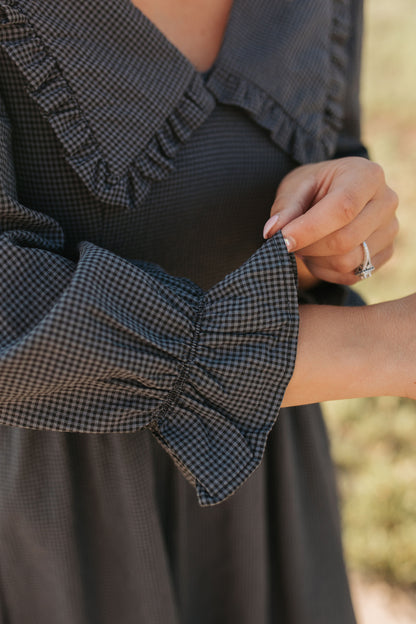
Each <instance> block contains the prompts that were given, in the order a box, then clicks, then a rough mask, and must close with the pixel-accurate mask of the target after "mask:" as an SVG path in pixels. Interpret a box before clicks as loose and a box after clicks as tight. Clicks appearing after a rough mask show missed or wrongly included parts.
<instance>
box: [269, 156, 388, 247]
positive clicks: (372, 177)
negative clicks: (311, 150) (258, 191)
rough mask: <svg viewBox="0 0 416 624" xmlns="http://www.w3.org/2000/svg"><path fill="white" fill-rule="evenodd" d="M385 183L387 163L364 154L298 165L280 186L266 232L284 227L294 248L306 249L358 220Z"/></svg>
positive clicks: (383, 187) (284, 233) (286, 237)
mask: <svg viewBox="0 0 416 624" xmlns="http://www.w3.org/2000/svg"><path fill="white" fill-rule="evenodd" d="M385 188H387V187H386V185H385V180H384V173H383V170H382V168H381V167H380V166H379V165H377V164H375V163H371V162H369V161H366V160H365V159H362V158H344V159H339V160H338V161H327V162H324V163H315V164H313V165H306V166H303V167H299V168H298V169H297V170H294V171H293V172H291V173H290V174H289V175H288V176H287V177H286V178H285V179H284V180H283V182H282V184H281V185H280V186H279V189H278V192H277V195H276V200H275V202H274V204H273V206H272V211H271V212H272V215H273V217H274V218H273V220H270V221H269V222H268V223H267V224H266V227H265V237H266V238H268V237H270V236H271V235H273V234H274V233H275V232H276V231H277V230H278V229H281V230H282V233H283V236H284V237H285V239H286V241H287V245H288V249H289V251H298V250H299V249H303V248H305V247H307V246H309V245H312V244H314V243H316V242H317V241H319V240H322V239H323V238H325V237H327V236H329V235H330V234H332V233H333V232H336V231H338V230H340V229H342V228H344V227H345V226H347V225H348V224H349V223H351V222H353V221H354V220H355V219H356V218H357V216H358V215H359V214H360V212H361V211H362V209H363V208H364V207H365V206H366V205H367V204H368V203H369V202H370V200H371V199H373V198H374V197H375V196H376V195H377V193H378V192H380V190H383V189H385ZM276 214H278V215H279V216H278V217H276V216H275V215H276Z"/></svg>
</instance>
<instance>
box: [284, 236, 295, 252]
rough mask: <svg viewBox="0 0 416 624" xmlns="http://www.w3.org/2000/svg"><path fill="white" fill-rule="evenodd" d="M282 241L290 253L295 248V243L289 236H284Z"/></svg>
mask: <svg viewBox="0 0 416 624" xmlns="http://www.w3.org/2000/svg"><path fill="white" fill-rule="evenodd" d="M284 241H285V245H286V249H287V250H288V251H292V249H294V248H295V245H296V243H295V241H294V240H293V238H292V237H291V236H285V238H284Z"/></svg>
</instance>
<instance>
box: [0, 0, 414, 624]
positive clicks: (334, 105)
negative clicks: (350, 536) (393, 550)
mask: <svg viewBox="0 0 416 624" xmlns="http://www.w3.org/2000/svg"><path fill="white" fill-rule="evenodd" d="M135 5H136V6H134V5H133V4H132V3H130V2H129V0H122V1H115V0H114V1H110V2H109V1H108V0H105V1H104V0H96V2H95V3H94V4H93V5H91V6H90V5H86V4H85V2H82V1H81V0H73V2H72V3H70V4H68V3H63V2H60V1H58V2H56V0H55V1H54V2H50V1H48V0H41V1H39V0H37V2H33V1H32V0H18V1H15V0H1V1H0V49H1V56H0V71H1V74H0V75H1V97H2V105H1V115H0V120H1V124H0V132H1V143H0V145H1V150H2V151H1V156H0V167H1V191H0V192H1V204H0V206H1V228H2V237H1V247H0V258H1V274H2V283H3V296H2V302H1V303H2V310H1V321H2V334H1V340H2V343H1V344H2V359H1V364H0V384H1V393H2V405H1V406H0V423H1V436H0V444H1V453H0V474H1V482H0V506H1V516H0V548H1V557H0V603H1V608H2V612H1V613H2V617H3V621H4V622H8V623H10V624H15V623H19V624H20V623H24V622H31V623H32V622H39V623H40V622H42V624H45V623H48V622H60V623H62V624H66V623H68V624H81V623H92V622H97V623H100V624H105V623H107V622H114V621H117V622H120V623H123V624H127V623H130V622H143V623H151V624H157V623H158V622H163V623H164V624H167V623H169V624H170V623H179V622H181V623H185V622H186V623H188V622H189V623H194V622H198V623H202V624H203V623H214V622H215V623H223V624H228V623H231V622H232V623H235V622H239V623H247V624H249V623H250V624H251V623H253V622H256V623H257V622H258V623H261V622H264V623H266V622H278V621H279V622H280V621H281V622H285V624H286V623H294V624H303V623H305V624H306V623H307V624H314V623H319V624H324V623H325V622H328V623H329V622H331V623H332V622H337V624H343V623H346V624H347V623H348V624H351V623H352V622H354V615H353V611H352V607H351V602H350V598H349V593H348V586H347V581H346V576H345V570H344V567H343V561H342V552H341V546H340V539H339V527H338V517H337V509H336V497H335V487H334V481H333V476H332V472H331V468H330V459H329V454H328V447H327V439H326V435H325V430H324V427H323V423H322V419H321V416H320V412H319V408H318V407H317V405H310V406H305V407H299V408H294V407H293V406H295V405H302V404H305V403H310V402H314V401H317V400H323V399H328V398H341V397H342V398H344V397H348V396H366V395H372V394H377V393H379V394H385V393H391V394H402V395H404V396H412V397H413V398H415V394H416V393H415V385H414V383H413V382H414V379H415V370H414V367H415V364H414V362H412V357H413V353H414V349H415V340H416V339H415V337H414V333H413V335H412V332H413V328H412V323H411V321H412V316H414V311H415V306H416V302H415V298H414V297H410V298H408V299H405V300H400V301H398V302H392V303H387V304H382V305H379V306H374V307H371V308H368V309H367V308H341V307H336V305H328V306H319V307H317V306H316V305H314V303H313V302H316V301H322V300H324V301H326V302H327V303H330V304H339V303H342V302H343V301H344V300H345V298H346V297H347V296H348V295H347V294H346V292H347V291H346V290H345V288H344V287H343V286H342V285H345V284H352V283H353V282H355V281H356V280H357V279H358V278H359V275H356V270H357V268H358V273H360V272H361V273H362V272H363V270H364V269H363V268H360V265H361V264H362V262H363V253H364V248H363V245H362V243H363V241H364V240H366V241H367V244H368V249H369V251H370V253H371V256H372V262H373V264H374V266H375V268H376V269H378V268H379V267H380V266H381V265H382V264H383V263H384V262H385V261H386V260H387V259H388V257H389V256H390V255H391V249H392V243H393V239H394V236H395V234H396V231H397V224H396V218H395V209H396V203H397V202H396V198H395V195H394V193H392V191H391V190H390V189H389V188H388V187H387V186H386V184H385V182H384V177H383V175H382V172H381V170H380V168H379V167H378V166H375V165H373V164H371V163H368V162H367V161H366V160H364V159H363V158H362V156H365V150H364V148H363V147H362V146H361V143H360V141H359V124H358V101H357V83H358V69H359V67H358V66H359V40H360V32H361V30H360V29H361V10H360V6H359V3H356V2H351V3H349V2H347V1H345V0H334V1H333V2H330V1H329V0H325V1H322V2H320V3H307V4H305V3H304V2H301V1H300V0H292V1H291V2H270V1H269V0H258V1H257V2H255V3H253V2H252V1H251V0H250V1H248V0H235V2H234V4H233V6H231V2H230V1H229V0H227V1H225V0H224V1H222V0H221V1H220V0H217V1H215V2H209V3H208V2H202V1H198V2H196V0H193V2H186V3H185V2H177V1H175V2H167V1H162V0H160V1H158V2H151V3H150V2H149V3H148V2H142V1H141V0H140V1H139V0H137V2H135ZM333 159H335V160H333ZM277 187H278V190H277V195H276V196H275V194H276V188H277ZM271 206H272V220H271V221H269V211H270V207H271ZM276 215H279V217H280V218H279V219H276ZM265 222H267V223H266V227H265V236H266V238H269V239H270V240H267V241H266V242H265V243H264V244H261V231H262V228H263V225H264V223H265ZM278 230H279V231H278ZM276 232H277V233H276ZM285 240H286V244H285ZM286 245H287V248H288V249H289V250H290V251H291V252H296V253H297V254H298V256H299V257H302V258H303V259H300V260H299V262H300V263H302V264H301V265H300V266H301V270H300V277H301V281H302V284H301V286H304V287H305V292H304V294H303V295H302V297H303V299H302V301H308V302H309V303H308V304H302V305H301V306H300V308H299V318H300V325H299V340H298V348H297V352H296V345H297V335H298V305H297V289H296V270H295V260H294V256H293V254H288V251H287V248H286ZM256 250H257V251H256ZM251 254H253V255H251ZM306 266H307V267H308V271H309V272H307V271H306ZM161 267H163V268H161ZM371 270H372V269H371ZM165 271H168V273H167V272H165ZM226 274H228V275H227V277H224V276H225V275H226ZM185 278H190V279H191V280H192V281H189V280H188V279H185ZM322 280H324V281H322ZM317 281H318V283H317ZM329 282H332V283H333V285H330V284H329ZM307 287H308V288H307ZM202 289H204V290H202ZM311 302H312V303H311ZM398 314H400V320H401V326H400V329H401V332H402V333H401V335H396V332H397V329H396V328H395V324H394V319H395V318H396V317H397V315H398ZM392 321H393V323H392ZM387 356H388V357H387ZM282 402H283V405H286V406H288V409H287V410H283V411H282V412H281V414H280V416H279V420H278V423H277V425H276V426H275V427H273V424H274V422H275V420H276V417H277V413H278V410H279V405H280V404H281V403H282ZM93 433H95V434H97V433H100V435H92V434H93ZM269 434H270V435H269ZM267 438H268V439H267ZM266 440H267V446H266V450H265V451H264V448H265V445H266ZM165 451H167V452H165ZM172 460H173V462H174V463H175V464H176V466H175V465H174V463H173V462H172ZM260 462H261V463H260ZM184 476H185V477H186V478H187V480H186V479H185V478H184ZM188 481H189V482H190V483H188ZM195 490H196V493H197V497H198V499H199V503H200V504H201V505H198V502H197V497H196V495H195ZM215 503H218V504H216V505H214V504H215Z"/></svg>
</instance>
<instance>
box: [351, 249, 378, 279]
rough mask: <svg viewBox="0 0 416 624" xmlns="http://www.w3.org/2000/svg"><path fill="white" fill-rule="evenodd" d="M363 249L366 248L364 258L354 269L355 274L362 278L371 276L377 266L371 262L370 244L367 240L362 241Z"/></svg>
mask: <svg viewBox="0 0 416 624" xmlns="http://www.w3.org/2000/svg"><path fill="white" fill-rule="evenodd" d="M362 246H363V250H364V260H363V261H362V263H361V264H360V266H359V267H357V268H356V269H355V271H354V273H355V275H359V276H360V278H361V279H367V278H368V277H371V275H372V273H373V271H374V270H375V267H374V266H373V263H372V262H371V256H370V252H369V250H368V245H367V243H366V242H365V241H363V242H362Z"/></svg>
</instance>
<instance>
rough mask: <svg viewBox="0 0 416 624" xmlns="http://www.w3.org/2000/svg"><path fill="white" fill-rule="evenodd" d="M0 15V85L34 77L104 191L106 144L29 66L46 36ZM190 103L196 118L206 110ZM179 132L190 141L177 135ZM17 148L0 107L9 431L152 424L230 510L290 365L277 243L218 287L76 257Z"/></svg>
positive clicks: (283, 259)
mask: <svg viewBox="0 0 416 624" xmlns="http://www.w3.org/2000/svg"><path fill="white" fill-rule="evenodd" d="M1 15H2V22H3V30H2V31H1V32H2V35H3V44H4V50H5V51H6V56H5V57H4V62H3V67H4V75H5V76H6V77H7V78H8V79H9V80H10V81H11V82H12V83H13V81H15V82H19V81H21V79H22V75H23V78H24V80H26V85H27V89H28V92H29V94H30V97H31V100H32V102H34V105H35V106H34V110H35V114H34V115H35V118H36V111H37V110H41V111H43V112H44V113H46V114H47V115H48V118H49V122H50V125H51V126H52V128H53V130H54V131H55V133H56V135H57V136H58V137H59V138H60V140H61V141H62V142H63V146H64V148H65V150H66V160H67V162H69V163H70V164H71V165H74V162H75V161H76V165H75V166H74V168H75V169H76V170H77V171H78V172H79V173H80V177H81V179H82V180H83V181H85V182H86V184H87V186H89V188H90V189H91V190H94V188H95V187H94V184H93V183H91V180H95V178H94V175H93V174H92V172H93V171H94V167H93V168H92V169H91V168H90V167H89V165H88V162H89V154H88V153H87V152H84V151H83V149H84V148H85V146H86V145H87V146H88V148H91V146H92V147H93V148H95V147H96V145H95V139H94V135H92V134H91V132H90V131H89V129H88V126H86V125H85V122H84V120H83V119H82V118H81V117H80V114H81V113H80V108H79V106H78V103H77V100H76V99H75V98H74V95H73V94H72V93H70V92H69V90H68V86H67V84H66V83H65V81H64V80H63V78H62V76H61V74H60V73H59V71H58V70H59V68H58V66H57V65H56V64H55V63H48V62H47V61H46V60H45V58H46V57H44V56H40V60H41V61H42V62H41V63H40V64H38V65H35V66H33V60H34V58H39V54H40V52H39V50H41V47H40V46H41V44H40V40H39V39H38V38H37V36H36V35H34V34H33V32H32V31H31V30H30V27H29V26H28V24H27V21H26V19H25V18H24V16H23V14H22V13H20V12H19V11H18V10H17V9H16V7H15V4H14V2H10V1H8V2H6V3H3V8H2V14H1ZM17 34H18V35H19V36H22V37H23V44H22V48H21V49H19V48H16V46H15V38H16V35H17ZM45 63H46V64H45ZM13 67H17V68H18V70H19V72H18V74H15V72H14V70H13ZM36 68H40V69H39V70H38V69H36ZM46 78H49V79H50V80H48V81H47V82H46V83H45V82H44V81H45V80H46ZM195 84H200V85H202V84H203V83H202V79H201V78H200V77H197V78H196V83H195V80H194V81H193V83H192V85H193V86H194V85H195ZM51 90H52V91H51ZM52 92H53V93H52ZM60 92H62V93H63V95H64V98H63V100H57V98H59V97H60V95H59V93H60ZM211 100H212V97H211V96H207V102H208V103H209V108H208V109H206V110H204V115H206V114H207V113H208V112H209V109H210V107H211ZM6 101H8V98H7V94H6ZM186 101H188V100H186ZM181 102H182V104H181V106H182V110H183V111H184V115H185V118H186V116H187V112H186V111H188V112H189V115H188V120H189V119H192V117H193V111H194V110H195V108H192V107H191V108H190V109H188V107H187V105H186V102H184V100H183V99H181V98H179V103H181ZM68 104H69V109H68V108H67V105H68ZM27 106H28V108H29V107H30V106H33V104H30V101H29V103H28V104H27ZM200 110H201V109H200ZM16 114H18V111H17V113H16V111H14V110H12V117H14V116H15V115H16ZM32 115H33V114H32ZM79 120H81V123H80V125H79V127H78V134H79V137H80V140H79V141H74V133H73V130H74V124H77V123H78V121H79ZM197 121H199V120H198V119H197ZM37 123H39V124H40V125H41V124H42V123H43V120H42V121H39V122H37ZM35 127H36V126H35ZM67 127H69V128H70V129H71V130H72V132H69V133H68V135H67V136H66V135H65V132H66V128H67ZM192 128H193V126H192V123H191V126H190V129H189V131H191V130H192ZM85 130H87V131H86V133H85V134H83V132H84V131H85ZM44 136H46V135H45V134H42V137H44ZM176 136H180V137H181V140H185V139H186V133H185V134H184V135H183V136H181V131H180V129H176ZM68 137H69V138H68ZM159 139H160V136H159ZM12 140H13V135H12V133H11V124H10V122H9V120H8V116H7V115H6V107H5V106H4V105H2V108H1V155H0V171H1V189H0V210H1V212H0V219H1V221H0V225H1V231H2V232H3V234H2V236H1V248H0V257H1V275H2V302H1V317H0V321H1V334H0V335H1V346H2V359H1V363H0V393H1V396H2V402H1V405H0V420H1V423H3V424H7V425H12V426H17V427H27V428H31V429H43V430H53V431H66V432H84V433H108V432H129V431H130V432H131V431H136V430H138V429H140V428H145V427H147V428H149V429H150V430H151V431H152V432H153V433H154V435H155V436H156V437H157V438H158V439H159V441H160V442H161V443H162V445H163V446H164V447H165V448H166V450H167V451H168V452H169V453H170V454H171V455H172V456H173V458H174V460H175V461H176V462H177V464H178V465H179V466H180V467H181V468H182V470H183V472H184V473H185V474H186V476H187V478H188V479H190V480H191V481H192V482H193V483H194V484H195V485H196V488H197V492H198V497H199V500H200V502H201V503H202V504H212V503H216V502H219V501H220V500H222V499H224V498H225V497H227V496H229V495H230V494H231V493H232V492H233V491H234V490H235V489H236V488H237V487H238V486H239V485H241V483H242V482H243V481H245V480H246V478H247V477H248V476H249V474H250V473H251V472H252V471H253V470H254V469H255V468H256V466H258V464H259V462H260V460H261V457H262V454H263V451H264V447H265V443H266V439H267V435H268V433H269V432H270V429H271V427H272V425H273V423H274V421H275V419H276V417H277V414H278V411H279V405H280V403H281V400H282V397H283V393H284V390H285V388H286V385H287V383H288V382H289V379H290V376H291V374H292V371H293V366H294V362H295V355H296V338H297V326H298V317H297V295H296V269H295V264H294V262H293V260H292V259H291V258H290V257H289V256H288V254H287V252H286V249H285V246H284V243H283V241H282V239H281V236H280V235H278V236H277V237H275V238H274V239H273V240H271V241H268V242H267V243H265V244H264V245H263V247H262V248H261V249H260V250H259V251H258V252H257V253H255V254H254V255H253V256H252V257H251V258H250V260H248V261H247V262H246V263H245V264H244V265H243V266H242V267H241V268H239V269H238V270H236V271H235V272H233V273H231V274H230V275H228V276H227V277H226V278H225V279H224V280H223V281H221V282H220V283H218V284H217V285H216V286H214V287H213V288H211V289H210V290H208V291H207V292H203V291H202V290H201V289H200V288H199V287H197V286H196V285H195V284H193V283H192V282H190V281H188V280H184V279H179V278H174V277H172V276H169V275H168V274H166V273H165V272H164V271H163V270H162V269H160V268H158V267H156V266H154V265H150V264H146V263H140V262H136V263H132V262H130V261H128V260H126V259H123V258H122V257H120V256H118V255H116V254H114V253H112V252H111V251H109V250H108V249H105V248H103V247H101V246H99V245H97V244H95V243H93V242H85V241H84V242H81V243H80V244H78V245H77V246H78V251H77V252H76V253H75V252H74V250H73V249H71V251H70V252H69V253H68V249H67V245H68V242H67V241H68V235H67V232H66V231H65V230H66V228H65V225H64V224H62V223H60V222H59V221H58V220H57V219H56V218H54V217H56V215H52V214H48V211H46V212H43V211H41V210H36V209H35V208H34V207H28V206H24V205H23V204H22V203H21V201H20V197H18V193H17V191H16V189H15V184H14V179H13V171H12V167H11V162H12V151H13V145H12ZM41 140H42V139H41ZM43 140H45V139H43ZM26 141H27V137H26ZM68 141H69V143H68ZM159 143H160V140H159ZM80 146H81V147H80ZM80 150H81V151H80ZM93 153H94V154H95V153H98V151H94V150H93ZM147 155H149V152H147ZM83 156H85V159H83ZM74 159H75V161H74ZM100 162H101V161H100ZM142 173H143V168H142ZM143 175H144V178H146V177H147V173H146V172H144V174H143ZM98 177H100V176H98ZM68 184H70V186H69V187H68V188H67V189H65V188H62V192H63V193H67V194H68V196H70V195H71V196H72V197H71V199H72V202H73V203H74V193H75V192H76V186H73V185H72V184H71V182H68ZM110 187H111V185H110ZM119 188H120V185H119V183H117V184H115V186H113V187H112V188H110V191H109V193H110V194H105V193H104V195H105V196H104V197H103V200H104V201H105V202H106V203H108V202H109V201H111V198H112V197H113V196H114V202H115V205H117V204H118V200H119V199H120V197H123V194H121V195H120V196H119V195H118V190H117V189H119ZM125 188H126V187H124V186H123V189H125ZM114 193H115V195H114ZM23 194H25V193H23ZM97 194H98V196H101V195H102V194H100V192H98V193H97ZM141 196H142V195H141V194H140V192H139V193H138V197H139V200H140V198H141ZM80 201H82V196H81V195H80ZM80 210H81V211H82V205H80ZM64 218H65V217H64ZM77 218H78V217H77ZM91 219H92V217H91ZM91 227H94V220H93V219H92V221H91ZM96 227H97V226H96ZM74 255H77V257H75V258H74Z"/></svg>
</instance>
